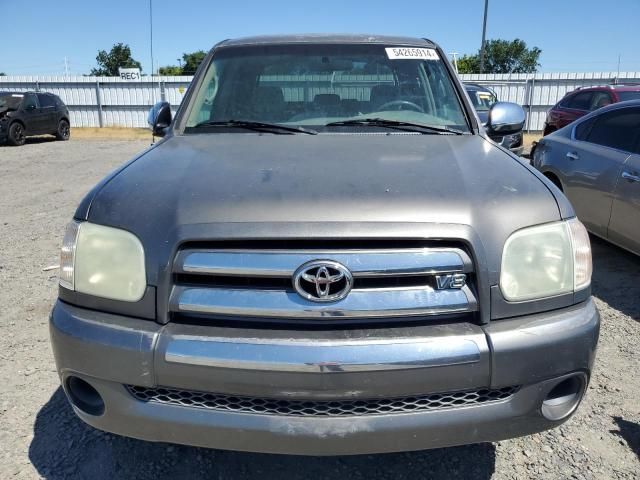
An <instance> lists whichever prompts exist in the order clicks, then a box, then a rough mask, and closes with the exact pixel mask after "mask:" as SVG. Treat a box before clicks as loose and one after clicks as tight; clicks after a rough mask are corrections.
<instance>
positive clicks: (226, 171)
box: [86, 133, 561, 270]
mask: <svg viewBox="0 0 640 480" xmlns="http://www.w3.org/2000/svg"><path fill="white" fill-rule="evenodd" d="M86 217H87V218H88V220H90V221H92V222H95V223H99V224H104V225H110V226H114V227H119V228H124V229H126V230H129V231H131V232H133V233H134V234H136V235H137V236H138V237H140V238H141V239H142V241H143V244H144V245H145V249H148V248H150V247H151V248H153V247H152V246H153V245H169V246H175V244H176V243H179V241H182V240H184V239H187V238H188V239H190V240H194V239H203V240H205V239H206V240H215V239H224V238H228V235H229V234H228V232H229V231H230V230H228V229H225V228H223V226H224V225H226V226H229V225H233V226H234V229H233V232H234V233H233V236H234V237H238V236H240V237H242V236H251V237H253V238H265V237H266V238H279V237H280V235H281V232H285V231H286V232H288V233H287V235H291V236H298V235H299V236H298V238H300V237H302V238H308V237H309V236H315V235H318V236H322V237H324V238H327V236H328V237H329V238H333V236H334V235H341V236H344V235H345V230H346V231H347V232H348V231H349V229H350V228H351V226H355V225H356V224H357V225H360V226H362V225H363V224H364V225H369V226H370V228H368V229H367V234H366V235H365V236H367V237H370V236H374V237H376V236H379V237H386V238H389V237H392V236H393V235H395V233H394V234H391V233H390V232H391V231H392V230H390V229H386V228H385V227H384V225H385V224H388V225H391V224H394V225H397V224H402V225H418V224H431V225H444V224H457V225H467V226H470V227H471V229H473V231H474V232H476V233H477V235H478V236H479V238H480V241H482V242H484V243H488V244H494V243H498V244H499V245H498V246H497V247H496V249H495V250H496V252H497V251H498V250H499V251H501V249H502V245H503V244H504V240H506V237H508V235H509V234H511V233H512V232H513V231H515V230H517V229H519V228H522V227H525V226H529V225H534V224H540V223H545V222H550V221H556V220H559V219H560V218H561V214H560V211H559V208H558V204H557V202H556V199H555V198H554V196H553V195H552V194H551V192H550V190H549V188H548V187H547V186H546V185H545V183H543V181H541V180H539V179H538V178H537V177H536V175H535V174H534V173H533V171H532V169H530V167H528V166H525V165H524V164H522V163H521V162H520V161H518V160H517V159H515V158H514V157H512V156H511V155H509V154H507V153H506V152H504V151H503V150H501V149H499V148H497V147H496V146H495V145H494V144H493V143H491V142H490V141H489V140H486V139H485V138H483V137H481V136H479V135H460V136H457V135H413V134H391V135H385V134H360V135H354V134H320V135H316V136H311V135H272V134H266V135H257V134H253V133H248V134H240V133H220V134H198V135H184V136H174V137H170V138H168V139H166V140H165V141H163V142H161V143H160V144H159V145H157V146H156V147H155V148H152V149H150V150H149V151H148V152H146V153H145V154H143V155H142V156H141V157H139V158H138V159H137V160H135V161H133V162H131V163H130V164H129V165H128V166H126V167H125V168H123V169H122V170H120V172H119V173H117V174H116V175H114V176H113V177H112V178H111V179H109V180H108V181H106V182H105V183H104V185H103V186H102V187H101V188H99V189H97V192H95V193H94V194H93V198H92V199H91V202H90V208H89V211H88V215H87V216H86ZM277 225H286V226H287V228H286V229H284V230H279V228H278V226H277ZM319 225H323V227H322V228H314V226H319ZM328 225H330V226H331V227H327V226H328ZM243 228H246V231H244V230H243ZM354 228H355V227H354ZM409 230H411V229H410V228H409ZM355 231H356V230H355V229H354V230H353V232H355ZM414 231H415V229H414ZM354 235H355V233H354ZM361 235H362V234H361V229H360V230H358V236H361ZM416 235H417V236H418V237H421V235H419V234H416ZM443 236H444V234H443ZM200 237H201V238H200ZM170 253H171V252H168V253H167V255H170ZM150 267H151V268H152V270H153V268H154V267H153V266H151V265H150ZM496 268H497V267H496Z"/></svg>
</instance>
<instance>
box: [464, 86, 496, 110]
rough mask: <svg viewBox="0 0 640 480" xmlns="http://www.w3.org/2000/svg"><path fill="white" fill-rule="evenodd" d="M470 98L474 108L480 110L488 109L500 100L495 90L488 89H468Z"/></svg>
mask: <svg viewBox="0 0 640 480" xmlns="http://www.w3.org/2000/svg"><path fill="white" fill-rule="evenodd" d="M467 93H468V94H469V98H470V99H471V103H472V104H473V106H474V108H475V109H476V110H477V111H478V112H484V111H488V110H489V109H490V108H491V107H492V106H493V104H494V103H496V102H497V101H498V97H496V96H495V94H494V93H493V92H490V91H487V90H476V89H471V88H468V89H467Z"/></svg>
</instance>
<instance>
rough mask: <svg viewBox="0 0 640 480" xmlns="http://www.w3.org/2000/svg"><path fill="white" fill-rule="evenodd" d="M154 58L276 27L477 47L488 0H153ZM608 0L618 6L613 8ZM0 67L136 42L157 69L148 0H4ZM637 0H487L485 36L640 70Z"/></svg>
mask: <svg viewBox="0 0 640 480" xmlns="http://www.w3.org/2000/svg"><path fill="white" fill-rule="evenodd" d="M151 1H152V2H153V32H154V41H153V49H154V66H155V68H156V69H157V67H158V65H169V64H173V65H176V64H177V63H178V62H177V59H178V58H179V57H181V56H182V54H183V53H184V52H192V51H194V50H200V49H202V50H209V49H210V48H211V47H212V46H213V45H214V44H215V43H217V42H218V41H220V40H223V39H226V38H234V37H241V36H247V35H258V34H273V33H305V32H314V33H377V34H399V35H407V36H416V37H427V38H430V39H431V40H434V41H435V42H437V43H439V44H440V46H441V47H442V48H443V49H444V50H445V51H446V52H449V53H450V52H457V53H459V54H464V53H475V52H477V51H478V49H479V47H480V42H481V38H482V15H483V10H484V0H421V1H418V0H393V1H391V0H366V1H365V0H322V1H314V2H311V1H309V0H298V1H292V0H257V1H256V0H236V1H221V0H209V1H206V0H182V1H179V0H178V1H176V0H151ZM608 5H611V6H612V8H609V6H608ZM0 17H1V18H2V25H3V35H2V37H3V40H2V42H0V72H5V73H7V74H8V75H53V74H63V73H64V72H65V57H66V61H67V67H68V71H69V72H70V73H71V74H87V73H89V71H90V70H91V68H92V67H95V66H96V62H95V57H96V55H97V52H98V50H109V49H110V48H111V46H112V45H113V44H114V43H118V42H122V43H126V44H129V45H130V47H131V49H132V53H133V57H134V58H135V59H136V60H138V61H140V62H141V63H142V67H143V71H145V72H150V71H151V54H150V44H151V43H150V28H149V0H101V1H94V0H63V1H61V2H51V1H50V0H31V1H29V2H26V1H19V0H0ZM639 28H640V0H616V1H615V2H613V3H612V4H607V3H606V2H602V1H595V0H489V15H488V23H487V38H488V39H497V38H501V39H507V40H512V39H515V38H520V39H523V40H524V41H525V42H526V43H527V45H528V46H529V47H532V46H537V47H539V48H540V49H542V55H541V57H540V63H541V68H540V69H539V71H541V72H571V71H577V72H581V71H616V70H618V57H619V56H620V71H640V48H638V46H640V39H639V37H638V29H639Z"/></svg>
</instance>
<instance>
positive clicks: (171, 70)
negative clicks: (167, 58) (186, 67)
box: [158, 65, 182, 75]
mask: <svg viewBox="0 0 640 480" xmlns="http://www.w3.org/2000/svg"><path fill="white" fill-rule="evenodd" d="M158 73H159V74H160V75H182V68H181V67H177V66H175V65H167V66H166V67H160V68H159V69H158Z"/></svg>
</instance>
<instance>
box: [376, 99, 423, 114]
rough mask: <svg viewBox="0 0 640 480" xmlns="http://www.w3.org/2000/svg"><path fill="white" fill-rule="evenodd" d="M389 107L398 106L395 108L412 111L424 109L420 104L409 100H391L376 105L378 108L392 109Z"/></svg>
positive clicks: (421, 111)
mask: <svg viewBox="0 0 640 480" xmlns="http://www.w3.org/2000/svg"><path fill="white" fill-rule="evenodd" d="M390 107H398V108H397V110H413V111H414V112H420V113H424V109H423V108H422V107H421V106H420V105H418V104H416V103H413V102H410V101H409V100H392V101H391V102H387V103H385V104H384V105H380V106H379V107H378V110H379V111H383V110H394V109H393V108H390ZM403 107H408V108H403Z"/></svg>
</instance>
